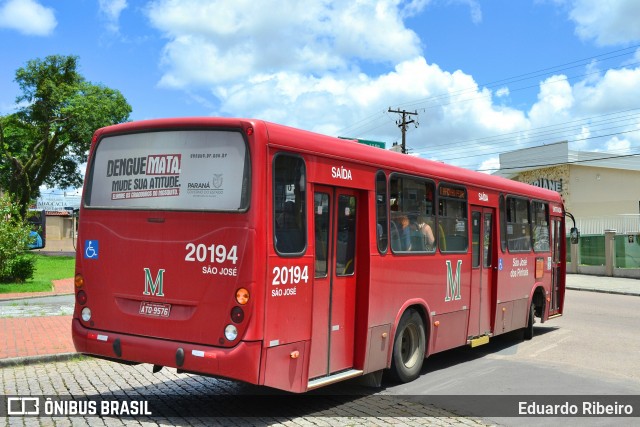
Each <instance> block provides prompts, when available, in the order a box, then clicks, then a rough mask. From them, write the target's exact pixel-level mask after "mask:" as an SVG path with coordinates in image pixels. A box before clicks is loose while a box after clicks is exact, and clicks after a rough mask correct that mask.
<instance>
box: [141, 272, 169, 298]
mask: <svg viewBox="0 0 640 427" xmlns="http://www.w3.org/2000/svg"><path fill="white" fill-rule="evenodd" d="M163 280H164V268H161V269H159V270H158V274H157V275H156V278H155V280H154V279H152V276H151V270H150V269H148V268H145V269H144V292H143V293H142V295H155V296H157V297H163V296H164V293H163V292H162V285H163Z"/></svg>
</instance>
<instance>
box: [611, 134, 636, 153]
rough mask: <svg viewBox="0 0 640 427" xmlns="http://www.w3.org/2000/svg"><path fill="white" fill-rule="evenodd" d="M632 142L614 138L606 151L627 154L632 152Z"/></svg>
mask: <svg viewBox="0 0 640 427" xmlns="http://www.w3.org/2000/svg"><path fill="white" fill-rule="evenodd" d="M630 148H631V142H630V141H629V140H628V139H625V138H623V139H620V138H618V137H617V136H614V137H613V138H611V139H610V140H608V141H607V144H606V149H607V151H610V152H614V153H616V154H626V153H629V152H630Z"/></svg>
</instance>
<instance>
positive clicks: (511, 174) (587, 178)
mask: <svg viewBox="0 0 640 427" xmlns="http://www.w3.org/2000/svg"><path fill="white" fill-rule="evenodd" d="M495 175H500V176H504V177H507V178H510V179H513V180H516V181H521V182H526V183H529V184H533V185H537V186H541V187H545V188H549V189H552V190H556V191H558V192H559V193H560V194H561V195H562V198H563V199H564V201H565V207H566V210H567V211H568V212H570V213H572V214H573V215H574V217H575V218H576V221H577V222H578V228H579V229H580V231H581V233H582V234H583V235H584V234H602V233H603V232H604V230H605V229H615V230H617V232H618V234H635V235H637V234H640V224H639V222H640V155H629V156H621V155H619V154H612V153H606V152H585V151H574V150H569V144H568V143H567V142H566V141H565V142H559V143H556V144H550V145H543V146H540V147H534V148H525V149H522V150H516V151H511V152H508V153H505V154H501V155H500V170H499V171H497V172H496V173H495Z"/></svg>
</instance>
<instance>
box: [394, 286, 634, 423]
mask: <svg viewBox="0 0 640 427" xmlns="http://www.w3.org/2000/svg"><path fill="white" fill-rule="evenodd" d="M638 325H640V298H638V297H636V296H626V295H612V294H603V293H594V292H581V291H567V303H566V306H565V315H564V316H563V317H560V318H556V319H553V320H551V321H549V322H547V323H545V324H544V325H541V324H537V325H536V326H535V336H534V338H533V339H532V340H531V341H523V340H522V336H521V334H520V333H517V332H516V333H512V334H508V335H505V336H500V337H496V338H495V339H493V340H492V341H491V342H490V343H489V344H488V345H486V346H481V347H477V348H475V349H471V348H462V349H456V350H452V351H448V352H445V353H441V354H438V355H435V356H433V357H430V358H428V359H427V360H426V361H425V363H426V364H425V367H424V369H423V375H422V376H421V377H420V378H419V379H417V380H416V381H414V382H412V383H409V384H403V385H397V386H392V387H389V388H388V389H387V390H386V392H388V393H391V394H398V395H454V396H455V395H498V396H505V395H506V396H510V395H525V396H527V395H528V396H530V395H567V396H570V395H636V396H638V395H640V334H638ZM467 403H468V401H465V399H458V401H457V400H456V399H451V400H450V401H449V402H448V403H447V404H446V405H444V408H445V409H451V410H456V409H460V408H465V405H466V404H467ZM636 411H638V412H640V407H638V408H636ZM637 415H638V416H640V414H637ZM490 419H491V420H492V421H495V422H497V423H499V424H503V425H514V426H515V425H517V426H529V425H531V426H534V425H539V424H540V422H539V420H537V421H536V420H535V419H532V418H518V419H513V418H511V419H504V418H497V417H493V418H490ZM546 421H549V422H550V423H556V422H559V423H562V424H567V420H566V419H564V420H559V419H555V420H551V419H547V420H546ZM633 421H634V422H626V421H625V420H622V419H617V420H615V422H614V423H613V424H615V425H638V418H636V419H635V420H633ZM574 423H575V425H612V420H611V419H602V418H599V419H598V418H588V419H584V418H583V419H580V420H574Z"/></svg>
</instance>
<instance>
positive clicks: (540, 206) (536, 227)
mask: <svg viewBox="0 0 640 427" xmlns="http://www.w3.org/2000/svg"><path fill="white" fill-rule="evenodd" d="M531 220H532V222H533V234H532V236H531V237H532V238H533V250H534V252H548V251H549V207H548V205H547V204H546V203H542V202H531Z"/></svg>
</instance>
